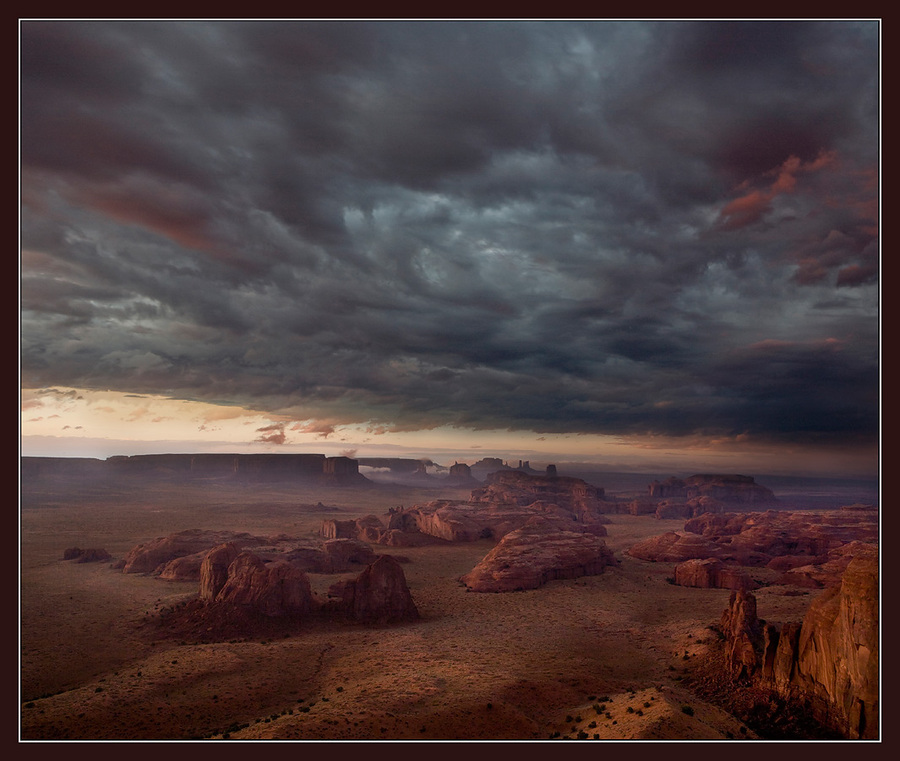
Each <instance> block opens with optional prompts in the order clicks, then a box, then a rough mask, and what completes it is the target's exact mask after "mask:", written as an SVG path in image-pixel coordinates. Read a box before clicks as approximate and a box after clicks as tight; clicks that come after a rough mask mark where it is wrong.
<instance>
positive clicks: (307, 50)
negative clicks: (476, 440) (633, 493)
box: [21, 21, 880, 451]
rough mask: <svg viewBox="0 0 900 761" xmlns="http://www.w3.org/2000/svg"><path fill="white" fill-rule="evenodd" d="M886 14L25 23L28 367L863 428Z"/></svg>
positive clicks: (280, 404)
mask: <svg viewBox="0 0 900 761" xmlns="http://www.w3.org/2000/svg"><path fill="white" fill-rule="evenodd" d="M878 76H879V26H878V23H877V22H849V21H848V22H772V23H763V22H696V23H687V22H659V23H656V22H572V23H569V22H534V23H531V22H179V21H175V22H130V21H122V22H48V21H25V22H22V24H21V172H22V184H21V187H22V225H21V234H22V256H21V294H22V295H21V315H22V317H21V320H22V322H21V333H22V344H21V380H22V385H23V387H26V388H30V389H47V388H55V387H59V388H73V389H88V390H105V389H111V390H115V391H119V392H129V393H136V394H146V395H160V396H163V397H169V398H173V399H187V400H196V401H198V402H206V403H210V404H222V403H226V404H228V405H231V406H232V407H238V408H242V409H243V408H246V409H249V410H258V411H263V412H265V413H268V414H269V415H270V416H271V421H270V422H269V425H271V426H273V427H272V428H270V429H268V430H264V429H265V425H266V424H265V423H261V424H260V425H259V426H257V429H254V430H253V431H252V434H251V435H248V441H249V440H259V441H265V442H267V443H269V444H271V445H275V446H277V445H280V444H284V443H289V442H290V440H291V438H290V437H291V434H292V430H293V431H294V432H297V433H300V432H302V433H320V434H323V435H324V436H328V435H329V434H330V433H331V432H333V431H334V430H336V429H339V428H340V427H341V426H347V425H357V426H361V427H362V428H363V429H366V430H369V431H370V432H374V433H378V432H382V431H410V432H411V431H415V430H419V429H422V428H426V429H427V428H436V427H439V426H453V427H458V428H463V429H498V430H504V429H515V430H528V431H535V432H538V433H544V434H604V435H610V436H622V437H631V436H642V437H653V436H659V437H665V438H666V439H667V440H669V439H672V440H678V439H685V440H690V439H694V438H697V437H699V438H703V439H704V440H706V441H715V440H721V441H723V442H735V441H746V442H752V443H753V444H754V445H758V446H766V445H772V446H775V445H787V446H791V447H806V446H818V447H829V448H834V447H839V446H840V447H843V446H852V447H856V448H859V447H867V448H869V449H870V450H871V451H874V447H875V445H876V444H877V439H878V429H879V398H878V397H879V339H878V328H879V320H878V296H879V286H878V276H879V271H878V268H879V246H878V221H879V216H878V201H879V186H878V170H879V138H878V130H879V105H880V103H879V84H878Z"/></svg>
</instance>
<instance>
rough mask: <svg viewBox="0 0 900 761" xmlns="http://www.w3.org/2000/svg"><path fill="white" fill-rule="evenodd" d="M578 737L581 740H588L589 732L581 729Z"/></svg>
mask: <svg viewBox="0 0 900 761" xmlns="http://www.w3.org/2000/svg"><path fill="white" fill-rule="evenodd" d="M578 739H579V740H587V739H588V733H587V732H585V731H584V730H581V731H580V732H579V733H578Z"/></svg>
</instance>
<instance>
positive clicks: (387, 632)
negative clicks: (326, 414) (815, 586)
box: [20, 480, 817, 740]
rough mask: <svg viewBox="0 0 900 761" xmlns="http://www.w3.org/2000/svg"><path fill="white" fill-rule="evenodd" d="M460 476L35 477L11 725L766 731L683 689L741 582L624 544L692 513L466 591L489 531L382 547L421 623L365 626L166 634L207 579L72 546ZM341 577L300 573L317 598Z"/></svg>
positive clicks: (255, 516) (300, 734) (264, 530)
mask: <svg viewBox="0 0 900 761" xmlns="http://www.w3.org/2000/svg"><path fill="white" fill-rule="evenodd" d="M468 493H469V489H464V490H459V489H457V490H453V489H449V488H445V489H441V490H439V492H436V491H433V490H431V489H422V488H416V487H409V486H400V485H396V486H390V485H385V484H379V485H377V486H376V485H373V486H370V487H363V488H355V487H354V488H350V487H346V488H345V487H325V486H302V485H298V484H281V485H271V486H265V487H261V486H260V485H259V484H238V483H227V482H214V481H213V482H208V483H179V484H176V483H166V482H163V481H158V482H149V481H148V482H142V483H140V484H139V485H136V484H135V483H133V482H131V483H125V482H123V483H120V484H107V485H102V484H101V485H92V484H91V483H89V482H82V483H78V484H71V483H63V482H54V481H52V480H50V481H47V482H43V483H23V484H22V506H21V513H20V522H21V528H20V549H21V563H20V577H21V581H20V584H21V622H20V631H21V701H22V709H21V719H20V738H21V739H23V740H52V739H63V740H72V739H95V740H96V739H103V740H187V739H195V740H197V739H217V740H220V739H223V738H224V739H232V740H238V739H244V740H247V739H249V740H256V739H277V740H484V739H491V740H547V739H549V738H573V739H575V738H578V737H581V739H594V738H596V739H606V740H625V739H643V740H650V739H670V740H671V739H685V740H702V739H707V740H725V739H735V740H741V739H752V738H753V737H755V736H756V735H755V733H754V731H753V729H752V728H751V727H748V726H747V725H746V724H744V723H742V722H741V721H740V720H739V719H737V718H735V717H734V716H732V715H730V714H729V713H727V712H725V711H723V710H722V709H720V708H717V707H715V706H714V705H712V704H711V703H709V702H706V701H705V700H703V699H701V698H700V697H699V696H698V694H697V693H696V692H695V691H692V689H691V683H692V681H691V673H692V669H693V668H695V667H696V665H697V664H700V663H702V661H703V658H704V655H705V654H706V652H707V650H708V649H709V648H710V647H712V646H713V644H714V642H715V632H714V631H713V629H712V628H711V625H715V624H716V623H718V622H719V620H720V618H721V616H722V612H723V610H724V609H725V607H726V605H727V604H728V599H729V594H730V593H729V591H728V590H725V589H694V588H686V587H680V586H675V585H674V584H672V583H670V578H671V576H672V573H673V567H672V564H668V563H651V562H645V561H641V560H637V559H634V558H631V557H629V556H628V555H626V554H625V552H624V551H625V550H626V549H627V548H629V547H630V546H631V545H632V544H634V543H635V542H637V541H639V540H641V539H643V538H647V537H651V536H656V535H659V534H662V533H664V532H667V531H673V530H679V529H681V527H682V526H683V524H684V520H683V519H673V520H660V519H657V518H655V517H654V516H652V515H641V516H632V515H627V514H614V515H609V516H607V517H608V519H609V523H608V524H607V529H608V536H607V537H606V538H605V541H606V543H607V545H608V546H609V547H610V549H612V550H613V551H614V552H615V556H616V558H617V559H618V560H619V564H618V565H617V566H613V567H608V568H606V569H605V571H604V572H603V573H602V574H600V575H597V576H586V577H582V578H578V579H572V580H564V581H552V582H550V583H548V584H546V585H544V586H543V587H541V588H539V589H533V590H528V591H522V592H512V593H500V594H496V593H475V592H470V591H467V590H466V588H465V586H463V585H462V584H461V583H460V582H459V581H458V579H459V577H460V576H462V575H463V574H465V573H467V572H468V571H470V570H471V569H472V568H473V566H475V565H476V564H477V563H478V562H479V561H480V560H481V559H482V558H483V557H484V556H485V554H486V553H487V552H488V551H489V550H490V549H491V547H492V546H493V544H494V542H492V541H490V540H486V539H485V540H479V541H476V542H468V543H456V544H445V545H438V546H424V547H397V548H395V547H375V548H374V549H375V551H376V552H378V553H385V554H393V555H395V556H397V557H399V558H401V559H402V561H403V569H404V573H405V575H406V579H407V582H408V585H409V589H410V591H411V593H412V596H413V599H414V601H415V604H416V606H417V607H418V610H419V613H420V616H421V618H420V620H419V621H417V622H415V623H408V624H397V625H389V626H380V627H372V626H363V625H359V624H349V623H345V624H338V623H334V622H327V621H320V620H311V621H310V622H308V623H303V624H301V625H300V626H299V628H296V629H295V630H293V631H289V632H278V633H277V634H272V635H270V636H262V637H254V638H237V639H232V640H228V641H222V642H215V643H202V642H197V641H191V640H187V639H180V638H178V637H172V636H170V635H168V634H167V632H166V631H165V629H164V628H161V627H159V626H158V624H157V623H156V622H157V621H158V615H159V613H160V612H162V611H164V610H167V609H173V608H176V607H177V606H178V605H179V604H180V603H182V602H184V601H187V600H190V599H192V598H194V597H196V596H197V592H198V590H197V584H196V582H172V581H165V580H162V579H160V578H157V577H153V576H149V575H141V574H123V573H122V572H121V571H117V570H114V569H113V568H112V567H111V563H110V562H100V563H81V564H79V563H74V562H71V561H64V560H63V559H62V558H63V552H64V550H65V549H66V548H69V547H76V546H77V547H102V548H104V549H106V550H107V551H108V552H109V553H110V554H111V555H112V557H113V559H118V558H121V557H123V556H124V555H125V554H126V553H127V552H128V551H129V550H130V549H131V548H132V547H133V546H135V545H136V544H138V543H141V542H145V541H148V540H151V539H154V538H157V537H161V536H165V535H168V534H171V533H174V532H177V531H182V530H185V529H216V530H223V529H228V530H234V531H246V532H250V533H253V534H264V535H276V534H286V535H289V536H292V537H308V538H310V539H313V538H316V537H318V536H319V530H320V527H321V525H322V521H323V520H325V519H334V518H340V519H347V518H353V517H360V516H364V515H366V514H370V513H374V514H377V515H381V514H384V513H386V512H387V511H388V510H389V509H390V508H392V507H396V506H399V505H404V506H411V505H414V504H417V503H423V502H426V501H428V500H431V499H434V498H435V497H436V496H438V495H439V496H441V497H454V498H460V499H464V498H466V497H467V496H468ZM761 570H762V571H764V570H765V569H761ZM353 575H355V573H354V574H349V576H353ZM335 580H336V577H335V576H334V575H327V576H326V575H321V574H310V581H311V583H312V586H313V590H314V591H315V592H316V593H317V594H323V595H324V594H325V592H326V590H327V588H328V586H329V585H330V584H331V583H333V582H334V581H335ZM816 593H817V590H809V591H799V592H798V591H797V590H791V589H787V588H785V587H782V586H768V587H763V588H760V589H759V590H757V593H756V597H757V600H758V607H759V615H760V617H762V618H765V619H767V620H769V621H773V622H784V621H793V620H800V619H801V618H802V616H803V613H804V611H805V610H806V608H807V607H808V605H809V602H810V600H811V599H812V597H813V596H814V595H815V594H816Z"/></svg>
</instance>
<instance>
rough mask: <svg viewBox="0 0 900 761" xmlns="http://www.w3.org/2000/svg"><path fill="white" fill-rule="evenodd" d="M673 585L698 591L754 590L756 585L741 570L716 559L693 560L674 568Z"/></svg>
mask: <svg viewBox="0 0 900 761" xmlns="http://www.w3.org/2000/svg"><path fill="white" fill-rule="evenodd" d="M674 578H675V583H676V584H678V585H679V586H682V587H697V588H699V589H734V590H737V589H755V588H756V587H757V586H758V584H757V583H756V582H755V581H753V579H751V578H750V576H749V575H748V574H747V573H746V572H745V571H743V570H742V569H741V568H739V567H736V566H733V565H726V564H725V563H723V562H722V561H721V560H719V559H718V558H703V559H700V558H695V559H693V560H685V561H684V562H683V563H679V564H678V565H676V566H675V577H674Z"/></svg>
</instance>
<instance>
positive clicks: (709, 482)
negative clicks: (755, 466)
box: [648, 474, 777, 505]
mask: <svg viewBox="0 0 900 761" xmlns="http://www.w3.org/2000/svg"><path fill="white" fill-rule="evenodd" d="M648 488H649V492H650V496H651V497H655V498H657V499H662V498H674V499H683V500H688V499H693V498H697V497H712V498H713V499H715V500H718V501H721V502H731V503H739V504H742V505H767V504H773V503H775V502H777V500H776V499H775V495H774V493H773V492H772V490H771V489H768V488H766V487H765V486H761V485H759V484H757V483H755V482H754V480H753V478H752V477H751V476H739V475H708V474H698V475H694V476H691V477H690V478H686V479H681V478H675V477H671V478H667V479H666V480H665V481H662V482H660V481H654V482H653V483H651V484H650V486H649V487H648Z"/></svg>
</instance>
